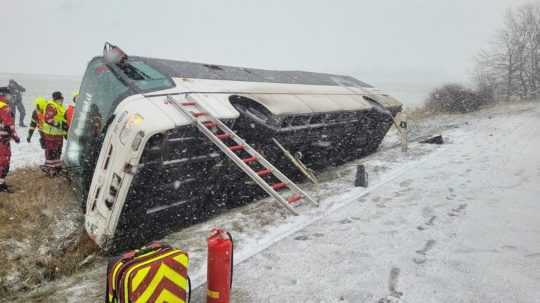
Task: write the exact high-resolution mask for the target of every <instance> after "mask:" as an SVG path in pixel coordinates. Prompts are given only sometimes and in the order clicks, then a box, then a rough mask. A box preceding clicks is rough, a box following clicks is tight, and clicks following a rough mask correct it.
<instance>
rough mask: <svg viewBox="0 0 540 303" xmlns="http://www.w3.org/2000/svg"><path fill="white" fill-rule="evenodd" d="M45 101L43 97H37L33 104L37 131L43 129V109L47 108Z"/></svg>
mask: <svg viewBox="0 0 540 303" xmlns="http://www.w3.org/2000/svg"><path fill="white" fill-rule="evenodd" d="M47 103H48V101H47V99H45V98H43V97H37V98H36V100H34V104H35V105H36V118H37V121H36V124H37V128H38V129H42V128H43V122H44V121H45V108H46V107H47Z"/></svg>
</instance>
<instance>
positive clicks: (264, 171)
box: [257, 168, 272, 177]
mask: <svg viewBox="0 0 540 303" xmlns="http://www.w3.org/2000/svg"><path fill="white" fill-rule="evenodd" d="M271 173H272V170H271V169H269V168H265V169H261V170H259V171H258V172H257V175H259V176H261V177H263V176H267V175H269V174H271Z"/></svg>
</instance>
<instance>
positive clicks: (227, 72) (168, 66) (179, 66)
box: [130, 56, 372, 87]
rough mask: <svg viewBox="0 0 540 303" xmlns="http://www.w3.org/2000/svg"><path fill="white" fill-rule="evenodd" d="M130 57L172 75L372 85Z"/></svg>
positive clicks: (320, 75)
mask: <svg viewBox="0 0 540 303" xmlns="http://www.w3.org/2000/svg"><path fill="white" fill-rule="evenodd" d="M130 60H140V61H143V62H144V63H146V64H148V65H150V66H152V67H154V68H156V69H157V70H159V71H160V72H162V73H163V74H165V75H167V76H169V77H172V78H195V79H210V80H230V81H249V82H270V83H287V84H305V85H331V86H349V87H372V86H371V85H369V84H367V83H365V82H362V81H360V80H358V79H355V78H353V77H350V76H341V75H333V74H324V73H314V72H304V71H272V70H264V69H254V68H245V67H234V66H225V65H213V64H204V63H195V62H188V61H176V60H167V59H155V58H147V57H135V56H130Z"/></svg>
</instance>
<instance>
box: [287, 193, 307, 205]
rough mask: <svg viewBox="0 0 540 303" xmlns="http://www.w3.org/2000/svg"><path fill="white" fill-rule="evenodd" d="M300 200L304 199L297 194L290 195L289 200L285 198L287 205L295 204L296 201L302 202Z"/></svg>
mask: <svg viewBox="0 0 540 303" xmlns="http://www.w3.org/2000/svg"><path fill="white" fill-rule="evenodd" d="M302 198H304V197H302V195H301V194H299V193H294V194H292V195H291V196H290V197H289V198H287V202H289V204H292V203H295V202H297V201H300V200H302Z"/></svg>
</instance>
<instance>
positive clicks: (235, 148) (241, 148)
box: [229, 145, 245, 151]
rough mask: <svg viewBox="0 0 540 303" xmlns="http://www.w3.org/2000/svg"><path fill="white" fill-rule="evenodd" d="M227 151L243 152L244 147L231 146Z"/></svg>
mask: <svg viewBox="0 0 540 303" xmlns="http://www.w3.org/2000/svg"><path fill="white" fill-rule="evenodd" d="M229 149H230V150H232V151H239V150H244V149H245V147H244V145H233V146H229Z"/></svg>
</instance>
